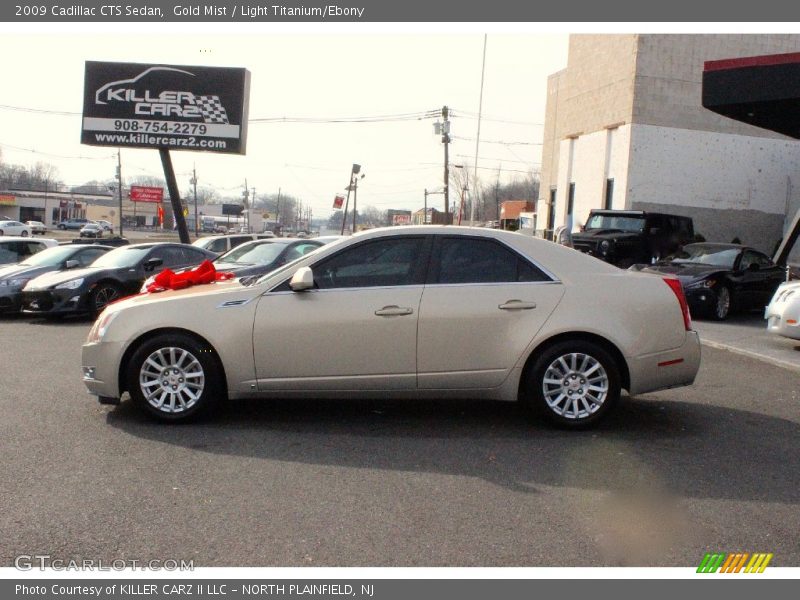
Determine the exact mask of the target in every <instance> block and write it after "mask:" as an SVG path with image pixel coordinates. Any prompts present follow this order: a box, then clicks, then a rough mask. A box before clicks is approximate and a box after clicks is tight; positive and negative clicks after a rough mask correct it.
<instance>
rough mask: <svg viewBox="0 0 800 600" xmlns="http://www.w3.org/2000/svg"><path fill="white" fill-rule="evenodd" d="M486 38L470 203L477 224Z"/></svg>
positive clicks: (470, 218)
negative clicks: (476, 211) (476, 208)
mask: <svg viewBox="0 0 800 600" xmlns="http://www.w3.org/2000/svg"><path fill="white" fill-rule="evenodd" d="M486 39H487V34H485V33H484V34H483V62H482V63H481V94H480V98H479V100H478V134H477V136H476V137H475V169H474V170H473V175H472V202H470V205H469V225H470V227H473V226H474V225H475V200H476V199H477V192H478V150H479V149H480V145H481V116H482V114H483V75H484V73H485V71H486Z"/></svg>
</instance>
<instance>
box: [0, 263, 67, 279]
mask: <svg viewBox="0 0 800 600" xmlns="http://www.w3.org/2000/svg"><path fill="white" fill-rule="evenodd" d="M55 269H56V267H29V266H23V265H13V266H11V267H4V268H0V279H19V278H25V279H33V278H34V277H38V276H39V275H42V274H44V273H49V272H50V271H54V270H55Z"/></svg>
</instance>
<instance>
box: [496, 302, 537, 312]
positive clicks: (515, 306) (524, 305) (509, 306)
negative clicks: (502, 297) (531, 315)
mask: <svg viewBox="0 0 800 600" xmlns="http://www.w3.org/2000/svg"><path fill="white" fill-rule="evenodd" d="M497 308H499V309H500V310H530V309H532V308H536V302H523V301H522V300H508V301H507V302H506V303H505V304H501V305H500V306H498V307H497Z"/></svg>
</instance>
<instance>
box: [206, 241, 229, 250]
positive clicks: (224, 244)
mask: <svg viewBox="0 0 800 600" xmlns="http://www.w3.org/2000/svg"><path fill="white" fill-rule="evenodd" d="M206 249H207V250H211V252H218V253H220V254H221V253H222V252H227V250H228V240H227V239H226V238H218V239H216V240H214V241H213V242H211V243H210V244H208V245H207V246H206Z"/></svg>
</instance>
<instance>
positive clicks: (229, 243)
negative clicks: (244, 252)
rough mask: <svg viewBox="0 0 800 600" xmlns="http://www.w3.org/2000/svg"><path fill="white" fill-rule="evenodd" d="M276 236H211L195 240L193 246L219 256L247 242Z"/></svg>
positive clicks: (248, 234) (245, 234)
mask: <svg viewBox="0 0 800 600" xmlns="http://www.w3.org/2000/svg"><path fill="white" fill-rule="evenodd" d="M273 237H275V235H274V234H273V235H269V234H268V233H236V234H232V235H210V236H208V237H202V238H199V239H197V240H195V241H194V242H193V243H192V245H193V246H197V247H198V248H205V249H206V250H211V252H216V253H217V254H224V253H225V252H227V251H228V250H230V249H231V248H235V247H236V246H238V245H239V244H244V243H245V242H249V241H251V240H265V239H267V238H273Z"/></svg>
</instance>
